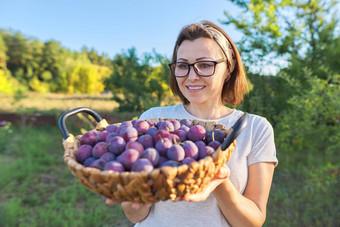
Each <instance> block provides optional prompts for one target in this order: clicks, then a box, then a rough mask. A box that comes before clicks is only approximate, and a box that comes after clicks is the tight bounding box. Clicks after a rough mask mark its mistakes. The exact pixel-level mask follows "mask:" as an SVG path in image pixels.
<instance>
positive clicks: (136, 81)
mask: <svg viewBox="0 0 340 227" xmlns="http://www.w3.org/2000/svg"><path fill="white" fill-rule="evenodd" d="M152 61H153V62H152ZM166 63H167V59H165V58H164V57H162V56H160V55H157V54H154V56H152V55H144V56H143V58H142V59H140V58H138V57H137V55H136V50H135V49H130V50H128V52H127V53H125V54H119V55H116V56H115V58H114V59H113V73H112V75H111V76H110V77H109V78H108V79H107V80H106V81H105V85H106V88H107V89H108V90H111V91H112V92H113V93H114V95H115V96H114V99H115V101H117V102H119V104H120V106H119V111H142V110H146V109H148V108H150V107H152V106H159V105H160V104H161V101H162V100H164V99H166V98H168V97H169V96H170V94H171V92H170V88H169V85H168V84H167V78H168V75H169V69H168V67H167V65H166ZM153 64H154V65H156V66H152V65H153Z"/></svg>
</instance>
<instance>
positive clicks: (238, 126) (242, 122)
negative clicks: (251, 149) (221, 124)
mask: <svg viewBox="0 0 340 227" xmlns="http://www.w3.org/2000/svg"><path fill="white" fill-rule="evenodd" d="M248 119H249V114H248V113H244V114H243V115H242V116H241V117H240V118H239V119H238V120H237V122H236V123H235V124H234V125H233V127H231V128H232V132H231V133H230V135H229V136H228V137H227V138H226V139H225V140H224V141H223V143H222V145H221V149H222V150H223V151H224V150H225V149H227V148H228V147H229V146H230V144H232V142H233V141H234V140H235V139H236V137H237V136H238V135H239V134H240V133H241V132H242V130H243V129H244V128H245V127H246V125H247V123H248Z"/></svg>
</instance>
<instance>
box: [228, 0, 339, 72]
mask: <svg viewBox="0 0 340 227" xmlns="http://www.w3.org/2000/svg"><path fill="white" fill-rule="evenodd" d="M231 2H233V3H235V4H236V5H237V6H239V7H240V8H241V9H242V10H243V13H242V16H240V15H237V16H232V15H231V14H230V13H228V12H226V13H225V15H226V17H227V20H226V21H225V22H224V23H225V24H233V25H235V26H236V28H237V29H239V30H240V31H241V32H243V34H244V36H243V39H242V40H241V42H240V46H241V50H242V56H243V57H244V59H245V62H246V64H247V65H248V66H249V67H250V68H251V70H252V71H253V72H260V73H261V69H263V68H264V67H265V66H267V65H268V64H274V65H276V66H277V67H278V69H282V68H283V67H287V66H288V64H289V63H291V62H292V61H299V62H300V64H301V65H303V66H306V67H308V68H309V69H312V71H313V73H312V74H313V75H315V76H318V77H321V78H326V75H325V74H324V73H321V72H320V71H319V69H318V65H320V64H322V65H328V62H327V61H325V59H326V58H327V57H325V55H324V53H325V52H324V51H325V49H326V48H327V47H328V46H329V43H332V42H334V41H335V40H336V37H337V35H338V34H337V33H336V27H337V24H338V13H337V11H338V10H337V9H338V8H337V7H338V5H337V4H338V3H337V1H335V0H249V1H242V0H231ZM239 18H240V19H239ZM327 59H328V58H327ZM254 66H256V67H254Z"/></svg>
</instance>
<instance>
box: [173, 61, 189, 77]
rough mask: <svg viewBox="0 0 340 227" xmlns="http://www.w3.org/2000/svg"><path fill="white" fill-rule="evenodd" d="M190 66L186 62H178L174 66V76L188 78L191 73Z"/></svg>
mask: <svg viewBox="0 0 340 227" xmlns="http://www.w3.org/2000/svg"><path fill="white" fill-rule="evenodd" d="M189 67H190V66H189V64H188V63H185V62H177V63H176V64H174V74H175V76H186V75H187V74H188V71H189Z"/></svg>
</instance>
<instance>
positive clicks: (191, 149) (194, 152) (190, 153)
mask: <svg viewBox="0 0 340 227" xmlns="http://www.w3.org/2000/svg"><path fill="white" fill-rule="evenodd" d="M183 149H184V151H185V157H186V158H193V159H195V160H196V159H197V158H198V147H197V146H196V144H195V143H194V142H192V141H190V140H186V141H184V143H183Z"/></svg>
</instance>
